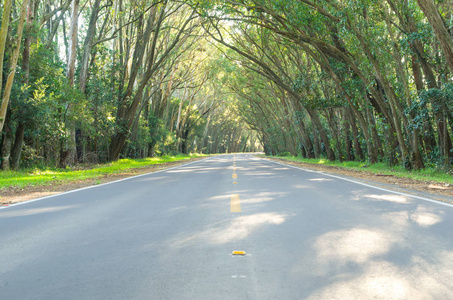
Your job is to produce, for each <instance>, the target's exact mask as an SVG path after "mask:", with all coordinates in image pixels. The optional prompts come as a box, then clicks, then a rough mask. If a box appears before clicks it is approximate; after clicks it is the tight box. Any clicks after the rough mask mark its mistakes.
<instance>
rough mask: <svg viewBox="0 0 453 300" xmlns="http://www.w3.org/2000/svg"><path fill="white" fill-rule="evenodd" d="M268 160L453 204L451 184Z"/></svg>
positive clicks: (279, 159) (364, 171)
mask: <svg viewBox="0 0 453 300" xmlns="http://www.w3.org/2000/svg"><path fill="white" fill-rule="evenodd" d="M266 158H267V159H270V160H274V161H277V162H280V163H283V164H288V165H293V166H296V167H299V168H302V169H308V170H313V171H320V172H325V173H329V174H334V175H340V176H342V177H346V178H350V179H354V180H357V181H360V182H364V183H367V184H372V185H375V186H378V187H381V188H385V189H389V190H395V191H398V192H402V193H408V194H412V195H415V196H419V197H425V198H430V199H435V200H439V201H442V202H447V203H450V204H453V185H452V184H451V183H449V182H443V183H442V182H430V181H424V180H415V179H411V178H401V177H397V176H395V175H384V174H379V173H374V172H370V171H366V169H364V170H363V171H362V170H351V169H346V168H342V167H336V166H326V165H320V164H311V163H304V162H296V161H289V160H286V159H283V158H276V157H266Z"/></svg>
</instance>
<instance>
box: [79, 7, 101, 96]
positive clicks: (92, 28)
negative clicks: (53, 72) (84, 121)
mask: <svg viewBox="0 0 453 300" xmlns="http://www.w3.org/2000/svg"><path fill="white" fill-rule="evenodd" d="M100 3H101V0H95V1H94V4H93V7H92V9H91V16H90V23H89V25H88V31H87V35H86V37H85V42H84V44H83V55H82V61H81V67H80V75H79V89H80V91H82V93H85V89H86V83H87V78H88V67H89V66H88V62H89V59H90V53H91V48H92V47H93V40H94V36H95V34H96V21H97V19H98V14H99V5H100Z"/></svg>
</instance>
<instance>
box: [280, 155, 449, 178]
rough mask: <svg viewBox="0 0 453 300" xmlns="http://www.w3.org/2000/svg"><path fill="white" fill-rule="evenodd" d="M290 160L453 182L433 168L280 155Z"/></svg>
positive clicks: (443, 173) (446, 175)
mask: <svg viewBox="0 0 453 300" xmlns="http://www.w3.org/2000/svg"><path fill="white" fill-rule="evenodd" d="M279 158H282V159H285V160H288V161H296V162H303V163H308V164H318V165H325V166H333V167H341V168H345V169H349V170H359V171H366V172H371V173H375V174H384V175H393V176H396V177H404V178H410V179H415V180H423V181H432V182H439V183H450V184H453V176H452V175H449V174H447V173H446V172H444V171H439V170H437V169H432V168H425V169H423V170H417V171H410V172H409V171H406V170H405V169H404V167H402V166H392V167H389V166H388V165H386V164H384V163H375V164H371V165H370V164H368V163H366V162H356V161H348V162H339V161H329V160H327V159H323V158H319V159H308V158H301V157H292V156H284V157H279Z"/></svg>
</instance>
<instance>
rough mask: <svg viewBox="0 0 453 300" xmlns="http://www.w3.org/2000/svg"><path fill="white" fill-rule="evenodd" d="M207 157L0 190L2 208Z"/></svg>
mask: <svg viewBox="0 0 453 300" xmlns="http://www.w3.org/2000/svg"><path fill="white" fill-rule="evenodd" d="M203 158H205V157H193V158H190V159H187V160H184V161H175V162H164V163H159V164H153V165H149V166H146V167H140V168H133V169H129V170H126V171H123V172H121V173H113V174H105V175H104V176H102V177H100V178H91V179H83V180H77V181H55V182H52V183H51V184H48V185H37V186H25V187H20V188H19V187H8V188H2V189H0V206H9V205H10V204H14V203H18V202H24V201H28V200H32V199H37V198H41V197H47V196H52V195H57V194H60V193H64V192H68V191H72V190H76V189H81V188H85V187H89V186H94V185H99V184H103V183H108V182H112V181H116V180H121V179H125V178H128V177H132V176H137V175H141V174H147V173H153V172H157V171H161V170H165V169H168V168H172V167H176V166H179V165H183V164H187V163H189V162H193V161H197V160H200V159H203Z"/></svg>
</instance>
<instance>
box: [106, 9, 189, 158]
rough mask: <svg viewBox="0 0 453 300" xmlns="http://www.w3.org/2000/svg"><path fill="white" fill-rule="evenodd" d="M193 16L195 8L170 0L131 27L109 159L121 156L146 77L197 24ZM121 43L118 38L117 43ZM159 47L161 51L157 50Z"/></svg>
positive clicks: (149, 76)
mask: <svg viewBox="0 0 453 300" xmlns="http://www.w3.org/2000/svg"><path fill="white" fill-rule="evenodd" d="M154 4H157V3H154ZM195 19H196V16H195V13H194V11H193V10H191V9H187V6H185V4H182V3H173V2H171V3H170V2H169V1H164V2H162V3H158V5H153V6H152V8H151V9H150V11H149V12H147V13H145V14H143V15H142V16H141V17H140V18H139V20H138V22H139V24H138V28H136V30H133V32H134V34H135V36H134V42H133V47H134V48H133V49H128V48H127V47H130V45H131V41H128V42H127V44H126V45H124V46H125V47H126V53H125V54H126V57H127V58H128V59H125V60H124V73H123V75H126V76H125V77H126V78H125V82H124V84H123V83H121V84H120V89H119V92H118V108H117V113H116V130H115V134H114V136H113V137H112V139H111V143H110V151H109V152H110V154H109V158H110V159H111V160H116V159H118V158H119V157H120V153H121V150H122V148H123V146H124V145H125V143H126V140H127V137H128V134H129V130H130V129H131V127H132V124H133V121H134V119H135V116H136V113H137V109H138V107H139V104H140V103H141V101H142V100H143V95H144V90H145V88H146V87H147V85H148V83H149V80H150V79H151V78H152V77H153V75H155V72H156V71H157V70H158V69H159V68H160V67H161V66H162V64H163V63H164V62H165V61H166V59H168V57H169V55H170V54H171V53H172V51H173V50H174V49H175V48H176V47H177V46H178V44H179V43H182V42H183V41H184V37H186V36H188V35H190V33H191V30H193V29H194V28H195V27H196V20H195ZM143 27H144V28H143ZM131 38H132V37H131ZM124 42H125V41H120V44H123V43H124ZM160 46H161V47H162V49H160V50H161V51H157V50H158V47H160ZM129 53H130V54H129ZM120 55H121V54H120ZM128 55H130V57H128ZM129 59H130V61H129ZM140 70H143V71H140Z"/></svg>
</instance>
